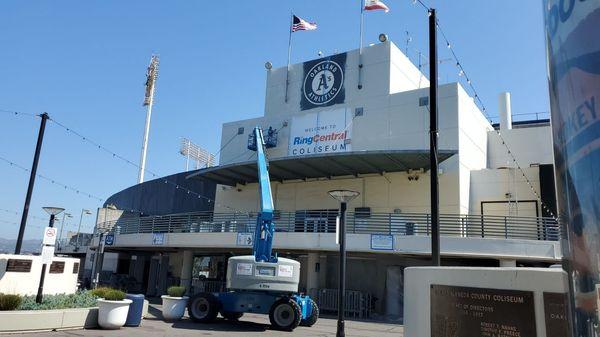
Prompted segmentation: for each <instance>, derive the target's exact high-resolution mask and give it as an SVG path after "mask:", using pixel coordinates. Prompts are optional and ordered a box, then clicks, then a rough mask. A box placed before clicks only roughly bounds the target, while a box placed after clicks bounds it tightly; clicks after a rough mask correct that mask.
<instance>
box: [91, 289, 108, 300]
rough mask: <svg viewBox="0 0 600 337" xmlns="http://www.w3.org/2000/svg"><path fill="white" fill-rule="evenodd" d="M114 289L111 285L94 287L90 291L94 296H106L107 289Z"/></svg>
mask: <svg viewBox="0 0 600 337" xmlns="http://www.w3.org/2000/svg"><path fill="white" fill-rule="evenodd" d="M110 290H113V289H112V288H109V287H98V288H96V289H92V290H90V293H91V294H92V295H93V296H96V297H98V298H104V296H105V294H106V292H107V291H110Z"/></svg>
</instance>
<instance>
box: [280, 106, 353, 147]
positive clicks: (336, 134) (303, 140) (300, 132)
mask: <svg viewBox="0 0 600 337" xmlns="http://www.w3.org/2000/svg"><path fill="white" fill-rule="evenodd" d="M351 138H352V114H351V111H350V110H349V109H345V108H342V109H335V110H325V111H319V112H309V113H306V114H304V115H298V116H294V117H292V125H291V128H290V141H289V144H288V155H289V156H306V155H312V154H319V153H336V152H348V151H351V150H352V147H351Z"/></svg>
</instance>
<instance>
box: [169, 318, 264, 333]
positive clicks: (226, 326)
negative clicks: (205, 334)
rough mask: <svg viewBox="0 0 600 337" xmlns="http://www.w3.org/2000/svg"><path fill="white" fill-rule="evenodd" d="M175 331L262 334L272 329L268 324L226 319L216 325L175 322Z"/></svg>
mask: <svg viewBox="0 0 600 337" xmlns="http://www.w3.org/2000/svg"><path fill="white" fill-rule="evenodd" d="M171 327H172V328H174V329H189V330H202V331H231V332H234V331H247V332H262V331H266V330H267V329H269V328H270V326H269V325H267V324H260V323H255V322H245V321H228V320H225V319H220V318H219V319H217V320H216V321H215V322H214V323H210V324H205V323H195V322H193V321H192V320H189V319H184V320H181V321H177V322H174V323H173V325H172V326H171Z"/></svg>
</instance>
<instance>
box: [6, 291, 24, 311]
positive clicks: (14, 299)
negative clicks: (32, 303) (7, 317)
mask: <svg viewBox="0 0 600 337" xmlns="http://www.w3.org/2000/svg"><path fill="white" fill-rule="evenodd" d="M22 301H23V299H22V297H21V296H19V295H11V294H2V293H0V311H5V310H16V309H17V308H18V307H19V306H20V305H21V302H22Z"/></svg>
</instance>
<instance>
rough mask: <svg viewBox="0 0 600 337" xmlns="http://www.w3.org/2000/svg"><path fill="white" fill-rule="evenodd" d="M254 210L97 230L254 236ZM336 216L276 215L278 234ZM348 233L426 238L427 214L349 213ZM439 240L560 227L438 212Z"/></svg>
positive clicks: (123, 222)
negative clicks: (444, 237) (250, 233)
mask: <svg viewBox="0 0 600 337" xmlns="http://www.w3.org/2000/svg"><path fill="white" fill-rule="evenodd" d="M256 215H257V213H256V212H248V213H212V212H199V213H185V214H172V215H164V216H147V217H139V218H126V219H120V220H116V221H108V222H105V223H101V224H99V225H98V226H97V229H96V230H102V231H104V232H107V231H108V232H112V233H115V234H137V233H215V232H219V233H220V232H254V226H255V223H256ZM337 215H338V212H336V211H297V212H279V211H276V212H275V216H274V221H275V223H276V231H278V232H296V233H298V232H300V233H334V232H335V223H336V217H337ZM346 219H347V220H346V230H347V232H348V233H349V234H390V235H405V236H411V235H430V234H431V215H430V214H426V213H372V212H369V213H361V212H348V213H347V217H346ZM440 234H441V235H442V236H459V237H481V238H504V239H526V240H548V241H558V240H559V239H560V237H561V227H560V226H559V224H558V223H557V222H556V221H555V220H554V219H552V218H545V217H520V216H494V215H462V214H441V215H440Z"/></svg>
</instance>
